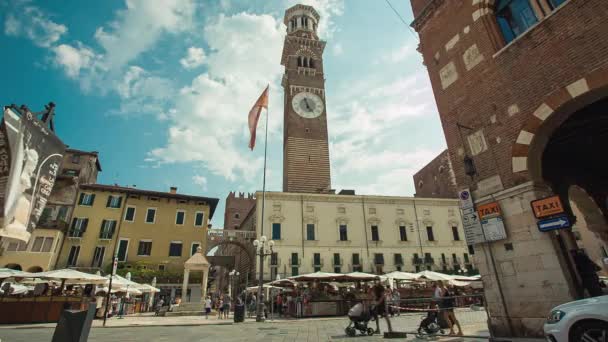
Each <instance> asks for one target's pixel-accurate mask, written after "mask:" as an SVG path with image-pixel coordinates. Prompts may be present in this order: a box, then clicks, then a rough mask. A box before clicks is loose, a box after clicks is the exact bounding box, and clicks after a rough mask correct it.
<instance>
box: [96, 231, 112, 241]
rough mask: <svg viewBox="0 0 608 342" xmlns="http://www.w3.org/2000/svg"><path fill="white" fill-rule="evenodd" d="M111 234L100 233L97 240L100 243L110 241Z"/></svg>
mask: <svg viewBox="0 0 608 342" xmlns="http://www.w3.org/2000/svg"><path fill="white" fill-rule="evenodd" d="M112 235H113V234H112V232H111V231H110V232H101V234H99V240H102V241H107V240H112Z"/></svg>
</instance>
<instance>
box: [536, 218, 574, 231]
mask: <svg viewBox="0 0 608 342" xmlns="http://www.w3.org/2000/svg"><path fill="white" fill-rule="evenodd" d="M536 224H537V225H538V230H540V231H541V232H548V231H550V230H555V229H562V228H569V227H570V220H569V219H568V216H566V215H560V216H557V217H552V218H548V219H543V220H539V221H538V222H537V223H536Z"/></svg>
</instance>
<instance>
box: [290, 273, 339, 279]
mask: <svg viewBox="0 0 608 342" xmlns="http://www.w3.org/2000/svg"><path fill="white" fill-rule="evenodd" d="M343 277H344V274H340V273H326V272H315V273H308V274H301V275H297V276H293V277H289V278H288V279H292V280H295V281H313V280H326V281H332V280H339V279H341V278H343Z"/></svg>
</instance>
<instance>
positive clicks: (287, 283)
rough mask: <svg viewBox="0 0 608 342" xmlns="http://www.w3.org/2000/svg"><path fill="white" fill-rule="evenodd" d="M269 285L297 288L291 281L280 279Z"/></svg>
mask: <svg viewBox="0 0 608 342" xmlns="http://www.w3.org/2000/svg"><path fill="white" fill-rule="evenodd" d="M268 285H272V286H278V287H294V286H296V282H295V281H293V280H291V279H278V280H275V281H271V282H270V283H268Z"/></svg>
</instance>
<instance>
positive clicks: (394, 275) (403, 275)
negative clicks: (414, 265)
mask: <svg viewBox="0 0 608 342" xmlns="http://www.w3.org/2000/svg"><path fill="white" fill-rule="evenodd" d="M382 277H385V278H390V279H394V280H416V279H418V278H420V275H418V274H416V273H409V272H400V271H394V272H390V273H386V274H384V275H382ZM382 277H381V278H382Z"/></svg>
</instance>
